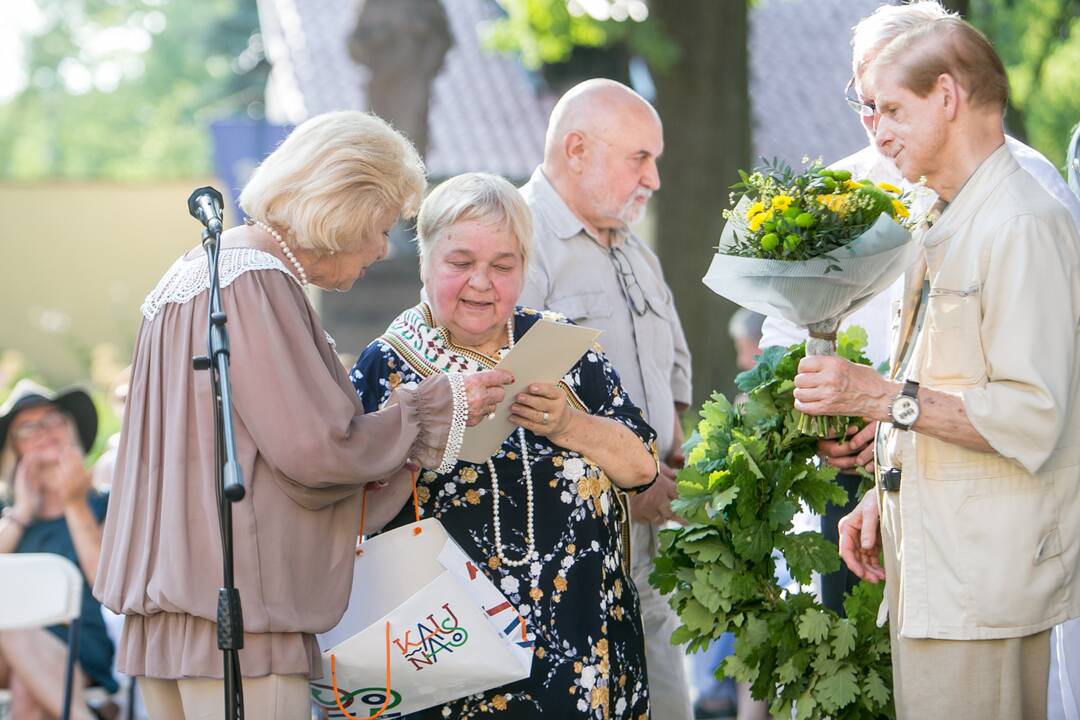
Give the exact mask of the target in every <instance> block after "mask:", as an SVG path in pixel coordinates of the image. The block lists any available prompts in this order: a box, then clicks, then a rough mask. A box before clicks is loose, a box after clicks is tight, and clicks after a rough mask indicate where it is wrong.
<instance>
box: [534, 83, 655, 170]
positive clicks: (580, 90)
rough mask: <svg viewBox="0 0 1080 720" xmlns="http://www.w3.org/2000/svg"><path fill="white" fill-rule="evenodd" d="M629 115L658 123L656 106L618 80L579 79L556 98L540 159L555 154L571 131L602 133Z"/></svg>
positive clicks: (629, 118) (589, 133)
mask: <svg viewBox="0 0 1080 720" xmlns="http://www.w3.org/2000/svg"><path fill="white" fill-rule="evenodd" d="M631 119H632V120H638V121H640V120H642V119H651V120H652V121H654V122H655V123H656V124H657V125H659V124H660V115H659V114H657V112H656V109H655V108H654V107H653V106H652V105H650V104H649V102H648V101H647V100H646V99H645V98H643V97H641V96H640V95H638V94H637V93H636V92H634V91H633V90H631V89H630V88H628V87H626V86H625V85H623V84H622V83H619V82H615V81H614V80H607V79H605V78H594V79H592V80H586V81H585V82H582V83H579V84H577V85H575V86H574V87H572V88H570V90H568V91H567V92H566V94H565V95H563V96H562V97H561V98H559V102H557V103H555V107H554V109H552V111H551V118H550V119H549V120H548V127H547V135H546V137H545V139H544V161H545V162H548V161H549V160H553V159H555V158H556V157H557V155H558V154H559V153H560V152H561V151H562V145H563V141H564V140H565V139H566V136H567V135H568V134H570V133H572V132H578V133H583V134H586V135H593V136H598V137H605V136H606V135H608V134H609V133H612V132H615V131H617V130H618V129H619V126H620V125H621V124H624V123H625V121H627V120H631Z"/></svg>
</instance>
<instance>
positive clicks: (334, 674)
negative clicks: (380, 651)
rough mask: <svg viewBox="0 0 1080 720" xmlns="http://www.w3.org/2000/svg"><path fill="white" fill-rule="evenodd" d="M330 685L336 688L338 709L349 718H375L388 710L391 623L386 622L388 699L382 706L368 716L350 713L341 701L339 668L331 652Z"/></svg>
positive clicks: (369, 719)
mask: <svg viewBox="0 0 1080 720" xmlns="http://www.w3.org/2000/svg"><path fill="white" fill-rule="evenodd" d="M330 687H331V688H332V689H333V690H334V702H335V703H337V706H338V710H340V711H341V713H342V714H343V715H344V716H345V717H347V718H349V720H375V718H377V717H379V716H380V715H382V714H383V713H384V712H386V708H388V707H390V623H389V622H388V623H386V699H385V700H383V704H382V707H381V708H379V709H378V711H377V712H376V713H375V714H374V715H369V716H368V717H367V718H358V717H356V716H355V715H350V714H349V711H348V710H346V709H345V706H344V705H343V704H342V703H341V693H339V692H338V687H337V668H336V663H335V662H334V655H333V653H331V654H330Z"/></svg>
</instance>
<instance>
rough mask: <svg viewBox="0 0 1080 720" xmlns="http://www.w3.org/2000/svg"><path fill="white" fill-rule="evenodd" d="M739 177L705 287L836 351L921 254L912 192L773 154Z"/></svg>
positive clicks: (815, 427) (817, 421)
mask: <svg viewBox="0 0 1080 720" xmlns="http://www.w3.org/2000/svg"><path fill="white" fill-rule="evenodd" d="M739 176H740V178H741V182H739V183H738V184H736V185H734V186H733V187H732V190H733V191H734V192H733V193H732V202H733V204H734V207H733V208H732V209H729V210H725V211H724V217H725V218H726V219H727V221H728V222H727V225H726V226H725V227H724V231H723V234H722V235H721V238H720V245H719V247H718V248H717V250H718V252H717V255H716V256H715V257H714V258H713V261H712V264H711V265H710V266H709V271H708V273H706V275H705V277H704V279H703V280H704V282H705V284H706V285H707V286H708V287H709V288H710V289H711V290H712V291H713V292H715V293H717V294H719V295H722V296H724V297H726V298H728V299H729V300H731V301H732V302H735V303H738V304H739V305H742V306H743V307H746V308H749V309H750V310H754V311H755V312H759V313H762V314H764V315H773V316H779V317H782V318H784V319H785V320H788V321H790V322H793V323H795V324H796V325H801V326H803V327H805V328H807V330H809V332H810V339H809V340H808V341H807V345H806V353H807V354H808V355H835V354H836V330H837V328H838V327H839V326H840V322H841V321H842V320H843V319H844V318H845V317H846V316H847V315H849V314H850V313H851V312H853V311H854V310H856V309H858V308H859V307H861V306H862V305H863V304H865V303H866V302H867V301H869V300H870V298H872V297H873V296H874V295H876V294H877V293H879V292H881V291H882V290H884V289H885V288H887V287H888V286H889V285H890V284H892V282H893V281H894V280H895V279H896V278H897V277H899V276H900V274H901V273H903V272H904V270H906V269H907V268H908V267H909V266H910V265H911V264H912V262H913V261H914V260H915V256H916V254H917V252H918V244H917V243H914V242H911V234H910V232H909V227H910V225H911V224H912V222H911V217H910V205H911V198H910V197H909V196H908V194H907V193H904V192H903V191H902V190H901V189H900V188H898V187H896V186H894V185H889V184H888V183H877V184H875V183H873V182H872V181H870V180H865V179H862V180H857V179H853V178H852V176H851V173H850V172H849V171H847V170H835V169H829V168H826V167H824V166H823V165H822V164H821V162H820V161H815V162H813V163H811V164H809V165H808V166H807V167H806V168H805V170H803V171H802V172H796V171H794V170H792V169H791V168H790V167H788V166H787V165H785V164H783V163H780V162H775V161H774V162H773V163H770V164H767V165H765V166H764V167H762V168H760V169H758V170H755V171H754V172H753V173H750V174H747V173H745V172H743V171H740V172H739ZM848 425H849V420H848V418H836V417H830V418H811V417H803V418H801V420H800V424H799V426H800V429H801V430H802V431H803V432H805V433H807V434H809V435H816V436H818V437H838V436H840V435H842V434H843V433H844V432H845V430H846V429H847V427H848Z"/></svg>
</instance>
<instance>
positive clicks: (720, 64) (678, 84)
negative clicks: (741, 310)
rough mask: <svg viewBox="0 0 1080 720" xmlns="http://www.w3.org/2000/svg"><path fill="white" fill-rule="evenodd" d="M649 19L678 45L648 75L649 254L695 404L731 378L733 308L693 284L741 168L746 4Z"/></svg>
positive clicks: (681, 2)
mask: <svg viewBox="0 0 1080 720" xmlns="http://www.w3.org/2000/svg"><path fill="white" fill-rule="evenodd" d="M649 8H650V10H651V12H652V16H653V19H654V20H655V21H656V22H658V23H660V25H661V27H662V28H663V29H664V31H665V32H667V33H668V35H669V36H670V37H671V39H672V40H673V41H674V42H675V44H676V45H678V46H679V48H681V51H682V55H681V57H680V58H679V60H678V61H677V62H676V63H675V64H674V66H673V67H671V68H669V69H668V70H667V71H665V72H657V73H656V91H657V109H658V110H659V112H660V116H661V118H662V119H663V121H664V131H665V132H664V142H665V148H664V156H663V159H662V161H661V167H660V173H661V178H662V182H663V186H662V188H661V190H660V192H659V193H658V195H657V198H656V203H657V218H658V225H657V234H656V237H657V251H658V253H659V255H660V259H661V261H662V263H663V266H664V274H665V276H666V277H667V281H668V284H670V285H671V287H672V290H673V291H674V294H675V303H676V306H677V307H678V310H679V314H680V316H681V319H682V324H683V328H684V330H685V331H686V336H687V339H688V341H689V343H690V351H691V353H692V354H693V374H694V404H695V405H700V404H701V402H702V401H703V400H705V399H707V398H708V397H709V395H710V394H711V393H712V392H713V391H714V390H715V391H720V392H723V393H727V394H730V393H731V392H732V391H733V389H734V385H733V380H734V376H735V374H736V372H737V371H736V367H735V349H734V344H733V342H732V340H731V338H730V337H729V336H728V320H729V319H730V317H731V313H732V312H734V309H735V307H736V306H735V305H733V304H731V303H730V302H728V301H727V300H724V299H723V298H721V297H720V296H718V295H716V294H714V293H713V292H712V291H711V290H709V289H708V288H706V287H705V285H704V284H702V282H701V278H702V276H703V275H704V274H705V271H706V269H708V267H709V263H710V261H711V260H712V256H713V254H714V253H715V251H716V250H715V248H716V244H717V242H718V241H719V239H720V231H721V230H722V229H723V225H724V219H723V217H722V215H721V212H722V211H723V210H724V208H726V207H727V206H728V193H729V190H728V187H729V186H730V185H732V184H733V183H735V182H737V181H738V173H737V171H738V169H739V168H746V167H747V166H748V165H749V163H750V155H751V137H750V103H749V95H748V90H747V85H748V57H747V3H746V2H736V1H733V0H725V1H724V2H717V1H716V0H652V2H650V3H649Z"/></svg>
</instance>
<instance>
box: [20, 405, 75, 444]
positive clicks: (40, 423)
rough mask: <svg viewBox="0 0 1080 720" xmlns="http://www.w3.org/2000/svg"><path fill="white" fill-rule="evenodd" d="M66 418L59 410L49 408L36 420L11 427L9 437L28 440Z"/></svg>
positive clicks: (61, 423) (61, 422) (59, 423)
mask: <svg viewBox="0 0 1080 720" xmlns="http://www.w3.org/2000/svg"><path fill="white" fill-rule="evenodd" d="M65 420H67V418H66V417H65V415H64V413H62V412H60V411H59V410H50V411H49V412H47V413H45V414H44V415H42V416H41V417H40V418H39V419H37V420H31V421H29V422H25V423H22V424H20V425H18V426H16V427H13V428H12V429H11V437H13V438H15V439H16V440H29V439H30V438H32V437H34V436H35V435H37V434H38V433H39V432H41V431H43V430H54V429H56V428H58V427H60V426H61V425H63V424H64V421H65Z"/></svg>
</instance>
